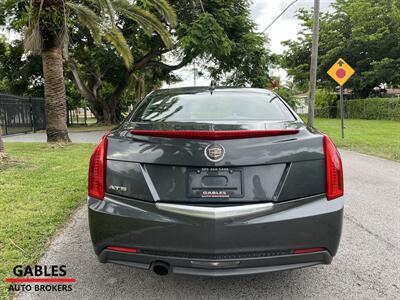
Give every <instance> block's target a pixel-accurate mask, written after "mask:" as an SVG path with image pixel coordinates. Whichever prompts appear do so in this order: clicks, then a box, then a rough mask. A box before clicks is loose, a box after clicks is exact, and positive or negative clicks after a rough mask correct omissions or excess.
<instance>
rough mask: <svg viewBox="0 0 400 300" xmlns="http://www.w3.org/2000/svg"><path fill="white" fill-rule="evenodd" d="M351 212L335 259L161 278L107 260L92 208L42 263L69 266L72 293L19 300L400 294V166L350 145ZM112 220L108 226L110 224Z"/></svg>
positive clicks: (82, 210)
mask: <svg viewBox="0 0 400 300" xmlns="http://www.w3.org/2000/svg"><path fill="white" fill-rule="evenodd" d="M342 155H343V159H344V167H345V177H346V181H345V183H346V189H347V191H346V198H347V203H346V210H345V219H344V231H343V236H342V243H341V247H340V249H339V253H338V255H337V256H336V257H335V259H334V261H333V263H332V265H329V266H316V267H312V268H308V269H300V270H294V271H286V272H281V273H269V274H262V275H252V276H243V277H228V278H204V277H191V276H183V275H168V276H164V277H159V276H157V275H155V274H153V273H152V272H149V271H142V270H137V269H133V268H128V267H124V266H117V265H111V264H100V263H99V262H98V261H97V259H96V257H95V255H94V253H93V250H92V247H91V243H90V237H89V232H88V223H87V215H86V207H85V206H83V207H81V208H80V209H79V210H78V211H77V212H76V214H75V215H74V216H73V218H72V220H71V221H70V223H69V224H68V225H67V227H66V228H65V229H64V230H63V231H62V232H61V233H60V234H59V235H58V236H57V237H56V238H55V239H54V240H53V242H52V244H51V246H50V248H49V250H48V252H47V253H46V254H45V255H44V257H43V258H42V259H41V260H40V262H39V263H40V264H44V265H52V264H66V265H67V271H68V277H74V278H76V279H77V283H74V284H73V291H72V292H54V293H49V292H37V293H35V292H26V293H22V294H20V295H19V299H128V298H129V299H233V298H240V299H267V298H268V299H309V298H313V299H339V298H340V299H398V297H399V295H400V164H399V163H395V162H391V161H387V160H384V159H379V158H374V157H370V156H365V155H361V154H357V153H354V152H348V151H342ZM105 226H106V224H105Z"/></svg>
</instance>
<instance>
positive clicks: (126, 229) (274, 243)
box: [89, 195, 344, 276]
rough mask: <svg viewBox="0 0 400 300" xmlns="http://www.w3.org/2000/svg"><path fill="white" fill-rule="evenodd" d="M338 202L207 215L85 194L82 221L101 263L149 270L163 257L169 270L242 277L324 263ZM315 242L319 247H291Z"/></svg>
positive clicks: (337, 225) (333, 238)
mask: <svg viewBox="0 0 400 300" xmlns="http://www.w3.org/2000/svg"><path fill="white" fill-rule="evenodd" d="M343 205H344V199H343V198H341V199H336V200H334V201H327V200H326V198H325V197H324V195H320V196H313V197H309V198H304V199H299V200H295V201H289V202H285V203H275V204H274V205H272V206H271V207H270V209H260V210H258V211H257V210H256V211H254V210H251V209H250V210H247V211H248V212H247V213H244V214H243V213H242V214H228V215H226V214H225V213H223V214H218V213H215V214H214V216H213V215H211V216H210V214H208V215H207V214H206V215H204V214H202V215H193V214H190V213H187V210H184V211H183V212H182V211H181V210H174V209H167V210H166V209H165V207H161V208H160V206H159V207H157V205H156V204H154V203H148V202H143V201H135V200H131V199H126V198H122V197H118V196H114V195H112V196H111V195H108V196H107V197H106V198H105V200H104V201H98V200H95V199H90V198H89V224H90V231H91V236H92V241H93V245H94V249H95V252H96V254H97V255H98V256H99V259H100V261H101V262H111V263H117V264H123V265H129V266H134V267H139V268H143V269H149V268H151V266H152V264H153V263H154V262H155V261H163V262H166V263H167V264H169V265H170V271H171V272H174V273H181V274H191V275H205V276H228V275H243V274H255V273H263V272H272V271H280V270H288V269H294V268H301V267H307V266H312V265H316V264H329V263H330V262H331V261H332V257H333V256H334V255H335V254H336V251H337V249H338V245H339V241H340V235H341V228H342V219H343ZM246 207H248V205H245V206H242V207H241V208H240V209H241V211H242V212H243V211H246V209H245V208H246ZM233 208H237V206H235V207H233ZM107 246H118V247H128V248H136V249H138V253H121V252H117V251H113V250H108V249H106V247H107ZM315 247H318V248H323V250H321V251H318V252H314V253H303V254H294V252H293V250H296V249H308V248H315Z"/></svg>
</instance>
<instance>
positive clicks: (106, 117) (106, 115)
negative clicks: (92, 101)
mask: <svg viewBox="0 0 400 300" xmlns="http://www.w3.org/2000/svg"><path fill="white" fill-rule="evenodd" d="M103 104H104V108H103V124H105V125H113V124H117V123H118V118H117V104H116V103H103Z"/></svg>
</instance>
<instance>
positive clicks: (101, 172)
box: [88, 136, 108, 200]
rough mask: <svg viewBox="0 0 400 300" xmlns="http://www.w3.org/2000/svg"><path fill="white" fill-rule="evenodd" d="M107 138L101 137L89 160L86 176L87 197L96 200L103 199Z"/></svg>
mask: <svg viewBox="0 0 400 300" xmlns="http://www.w3.org/2000/svg"><path fill="white" fill-rule="evenodd" d="M107 147H108V140H107V136H103V137H102V138H101V140H100V143H99V144H98V145H97V147H96V149H94V151H93V154H92V156H91V158H90V164H89V176H88V195H89V196H90V197H93V198H96V199H98V200H103V199H104V193H105V181H106V164H107Z"/></svg>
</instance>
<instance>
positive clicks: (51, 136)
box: [42, 47, 71, 143]
mask: <svg viewBox="0 0 400 300" xmlns="http://www.w3.org/2000/svg"><path fill="white" fill-rule="evenodd" d="M42 61H43V74H44V96H45V102H46V118H47V128H46V132H47V142H48V143H70V142H71V140H70V139H69V136H68V130H67V123H66V122H67V120H66V111H67V108H66V100H65V82H64V72H63V58H62V51H61V49H60V48H58V47H52V48H48V49H44V50H43V52H42Z"/></svg>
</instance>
